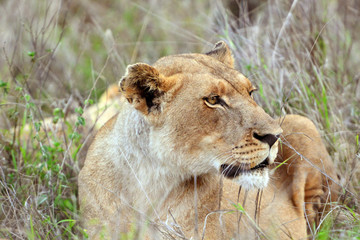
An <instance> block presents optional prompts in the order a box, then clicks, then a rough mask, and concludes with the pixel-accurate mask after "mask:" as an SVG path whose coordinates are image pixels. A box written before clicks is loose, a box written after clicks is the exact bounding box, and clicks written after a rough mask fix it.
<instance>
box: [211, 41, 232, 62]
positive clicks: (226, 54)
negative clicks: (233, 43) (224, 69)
mask: <svg viewBox="0 0 360 240" xmlns="http://www.w3.org/2000/svg"><path fill="white" fill-rule="evenodd" d="M205 54H206V55H208V56H211V57H213V58H216V59H217V60H219V61H220V62H222V63H224V64H226V65H227V66H228V67H231V68H234V57H233V55H232V53H231V50H230V48H229V46H228V45H227V44H226V43H225V42H224V41H220V42H217V43H216V44H215V46H214V48H213V49H212V50H211V51H210V52H208V53H205Z"/></svg>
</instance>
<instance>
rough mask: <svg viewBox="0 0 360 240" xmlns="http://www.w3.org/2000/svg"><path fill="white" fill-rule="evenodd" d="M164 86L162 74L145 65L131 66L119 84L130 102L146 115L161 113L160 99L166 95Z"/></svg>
mask: <svg viewBox="0 0 360 240" xmlns="http://www.w3.org/2000/svg"><path fill="white" fill-rule="evenodd" d="M163 85H165V80H164V78H163V77H162V76H161V75H160V73H159V72H158V71H157V70H156V69H155V68H154V67H152V66H150V65H148V64H145V63H137V64H133V65H129V66H128V68H127V70H126V74H125V76H124V77H122V78H121V80H120V82H119V86H120V90H121V92H122V93H123V94H124V96H125V98H126V99H127V100H128V102H129V103H131V104H132V105H133V106H134V107H135V108H136V109H138V110H139V111H141V112H143V113H144V114H149V113H150V112H155V111H160V104H161V99H160V98H161V96H163V95H164V94H165V90H164V89H163V87H162V86H163Z"/></svg>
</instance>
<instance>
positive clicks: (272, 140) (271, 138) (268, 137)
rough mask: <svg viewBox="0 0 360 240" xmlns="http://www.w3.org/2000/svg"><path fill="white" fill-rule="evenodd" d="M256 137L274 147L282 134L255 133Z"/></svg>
mask: <svg viewBox="0 0 360 240" xmlns="http://www.w3.org/2000/svg"><path fill="white" fill-rule="evenodd" d="M253 136H254V138H256V139H257V140H260V141H261V142H264V143H267V144H269V146H270V147H272V145H274V143H275V142H276V141H277V140H278V138H279V137H280V135H276V136H275V135H273V134H266V135H264V136H260V135H259V134H257V133H255V132H254V133H253Z"/></svg>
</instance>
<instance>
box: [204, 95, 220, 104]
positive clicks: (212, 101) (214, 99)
mask: <svg viewBox="0 0 360 240" xmlns="http://www.w3.org/2000/svg"><path fill="white" fill-rule="evenodd" d="M205 101H206V102H207V103H209V104H210V105H216V104H219V103H220V97H219V96H210V97H207V98H205Z"/></svg>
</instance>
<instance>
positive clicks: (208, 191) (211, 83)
mask: <svg viewBox="0 0 360 240" xmlns="http://www.w3.org/2000/svg"><path fill="white" fill-rule="evenodd" d="M233 62H234V60H233V58H232V56H231V52H230V50H229V47H228V46H227V45H226V44H225V43H224V42H220V43H218V44H216V45H215V47H214V49H213V50H212V51H210V52H209V53H207V54H205V55H204V54H182V55H174V56H168V57H165V58H162V59H160V60H158V61H157V62H156V63H155V64H154V65H153V66H150V65H147V64H144V63H138V64H134V65H130V66H129V67H128V69H127V73H126V74H125V76H124V77H123V78H122V79H121V81H120V84H119V86H120V89H121V91H122V97H121V98H122V100H121V101H120V102H121V104H120V105H121V106H120V109H121V111H119V113H118V115H116V116H114V117H113V118H112V119H111V120H109V121H108V122H107V123H106V124H105V125H104V126H103V127H102V128H101V129H100V130H99V132H98V133H97V135H96V137H95V139H94V141H93V143H92V145H91V147H90V148H89V151H88V153H87V157H86V161H85V166H84V168H83V169H82V170H81V172H80V175H79V198H80V207H81V212H82V216H83V220H84V225H85V227H86V228H87V230H88V232H89V235H90V236H91V237H92V238H95V239H96V238H105V239H110V238H111V239H117V238H120V236H121V234H124V233H126V232H129V231H130V232H135V233H136V234H138V235H136V236H135V239H137V238H143V237H145V236H146V237H147V238H149V239H159V238H161V237H162V238H164V239H167V238H170V236H172V237H174V238H176V239H178V238H179V239H181V237H186V238H191V237H193V238H199V239H201V238H202V237H204V239H230V238H231V237H238V238H241V239H249V238H255V237H256V236H257V235H260V236H263V235H266V236H267V237H268V238H274V239H278V238H282V239H286V238H289V237H291V238H295V239H300V238H306V236H307V230H306V229H307V220H306V218H305V217H304V214H305V210H306V213H307V214H308V215H309V217H308V218H309V219H308V220H309V224H310V225H311V226H312V224H314V223H316V221H317V219H318V215H317V211H318V209H320V208H323V207H324V205H323V203H325V202H330V201H335V200H336V198H335V197H336V194H334V195H333V196H332V198H331V199H329V198H327V196H328V193H329V190H328V187H329V186H332V187H334V188H336V186H337V185H336V184H332V183H331V182H332V180H331V179H335V178H336V175H335V171H334V167H333V165H332V163H331V160H330V158H329V156H328V153H327V152H326V149H325V148H324V145H323V143H322V142H321V139H320V137H319V135H318V133H317V131H316V129H315V127H314V125H313V124H312V123H311V122H310V121H309V120H308V119H306V118H303V117H300V116H295V115H291V116H286V117H285V120H284V119H278V120H274V119H272V118H271V117H269V116H268V115H267V114H266V113H265V112H264V111H263V109H261V108H260V107H259V106H258V105H257V104H256V103H255V101H254V100H253V99H252V97H251V96H250V92H251V91H252V90H253V89H254V87H253V86H252V84H251V82H250V81H249V80H248V79H247V78H245V77H244V76H243V75H242V74H240V73H239V72H237V71H236V70H234V69H233ZM220 100H221V101H220ZM280 124H282V125H281V127H282V129H283V131H284V133H283V135H282V137H281V139H282V142H283V143H286V144H287V145H289V146H293V148H294V149H296V151H297V153H298V154H300V155H303V158H302V160H301V159H300V158H299V155H297V154H296V155H293V153H294V152H293V150H292V149H291V147H287V146H285V145H284V144H281V147H280V148H279V149H280V151H279V155H278V157H277V158H276V156H277V150H278V145H279V144H278V141H276V138H275V140H274V141H276V142H275V143H274V141H272V142H271V143H270V142H269V141H268V140H265V139H270V138H267V137H266V136H276V135H279V134H281V133H282V130H281V128H280ZM295 133H296V134H295ZM271 139H274V138H271ZM273 143H274V144H273ZM272 144H273V145H272ZM290 156H293V157H292V158H291V159H290V160H288V161H286V163H284V164H283V165H281V167H279V168H277V169H276V170H275V166H276V165H277V164H279V163H281V162H283V161H284V160H286V159H288V158H290ZM275 158H276V159H275ZM274 161H275V164H273V163H274ZM307 161H310V163H309V162H307ZM264 162H267V163H270V164H271V165H270V167H265V168H259V169H256V170H250V169H251V168H254V167H256V166H262V164H264ZM313 165H314V166H313ZM224 166H228V168H225V167H224ZM232 167H233V169H236V170H241V171H242V173H241V174H239V175H238V176H237V174H235V172H236V171H233V172H232V173H233V174H234V176H233V178H232V179H228V178H226V177H225V178H224V177H222V174H221V172H222V171H223V174H224V175H226V176H227V177H232V176H231V171H230V170H229V169H231V168H232ZM319 170H321V171H323V173H326V174H327V175H328V176H329V177H330V178H328V177H326V175H324V174H322V173H321V172H320V171H319ZM228 171H230V172H228ZM269 172H271V173H272V174H271V177H270V178H269ZM240 186H241V189H242V190H241V191H240V194H238V193H239V187H240ZM258 189H261V191H259V190H258ZM260 192H262V194H259V195H258V193H260ZM257 195H258V196H257ZM260 195H261V196H262V197H261V203H260V201H258V202H259V204H260V207H257V208H256V207H255V206H256V199H257V198H258V199H260ZM244 200H246V201H244ZM305 202H313V203H307V204H306V205H305ZM236 204H240V205H242V207H244V209H245V212H243V211H241V207H240V206H239V205H237V208H236ZM255 213H257V215H256V217H255ZM134 229H135V230H134ZM309 232H310V231H309Z"/></svg>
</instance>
